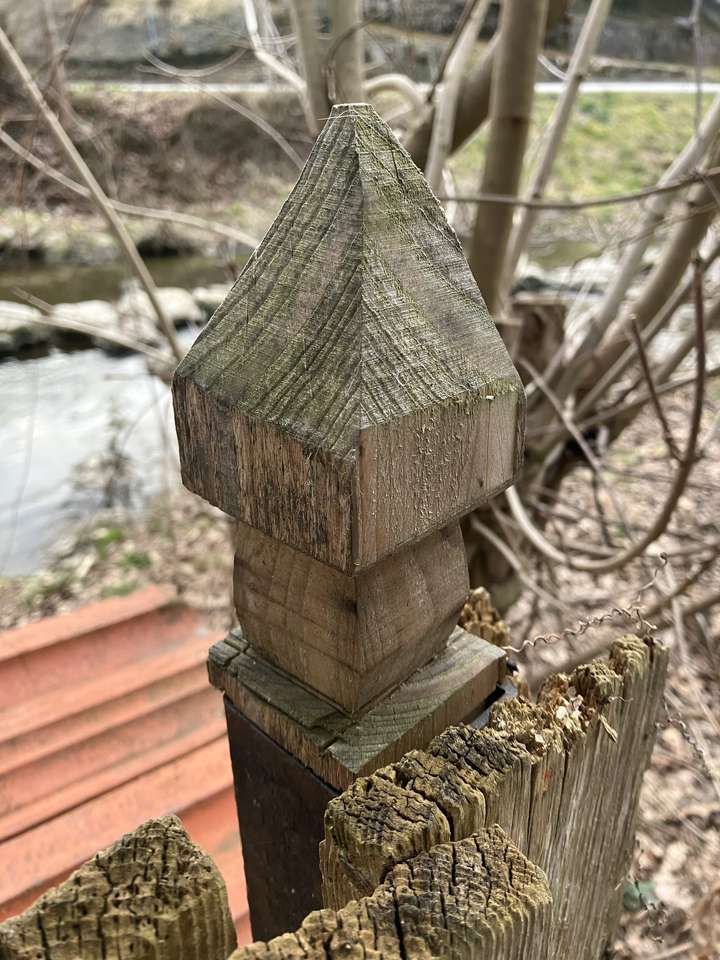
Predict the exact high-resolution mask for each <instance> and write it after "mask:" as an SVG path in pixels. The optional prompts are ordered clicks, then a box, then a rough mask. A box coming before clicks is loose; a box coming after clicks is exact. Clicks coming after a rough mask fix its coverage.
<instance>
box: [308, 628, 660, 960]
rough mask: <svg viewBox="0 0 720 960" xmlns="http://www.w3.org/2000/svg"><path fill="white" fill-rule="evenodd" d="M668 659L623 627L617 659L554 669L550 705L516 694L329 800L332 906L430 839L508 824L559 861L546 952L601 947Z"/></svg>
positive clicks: (624, 866)
mask: <svg viewBox="0 0 720 960" xmlns="http://www.w3.org/2000/svg"><path fill="white" fill-rule="evenodd" d="M666 662H667V654H666V651H665V649H664V648H663V647H662V646H661V645H659V644H656V643H653V642H652V641H651V640H640V639H638V638H637V637H632V636H627V637H623V638H622V639H621V640H619V641H618V642H616V643H615V644H614V646H613V648H612V650H611V652H610V657H609V660H608V661H607V662H605V661H595V662H593V663H591V664H589V665H586V666H582V667H579V668H577V669H576V670H575V672H574V673H573V674H572V675H571V676H569V677H566V676H563V675H559V676H557V677H554V678H551V680H550V681H549V682H548V683H547V684H546V686H545V688H544V689H543V691H542V693H541V695H540V697H539V699H538V703H537V704H531V703H528V702H526V701H523V700H521V699H517V700H513V701H509V702H507V703H503V704H501V705H499V706H498V707H496V708H495V710H494V711H493V713H492V716H491V720H490V723H489V725H488V727H486V728H485V729H483V730H474V729H472V728H469V727H465V726H460V727H455V728H451V729H449V730H447V731H445V732H444V733H443V734H441V735H440V736H439V737H437V738H436V739H435V741H434V742H433V743H431V744H430V746H429V747H428V749H427V750H425V751H414V752H412V753H409V754H407V755H406V756H405V757H403V758H402V759H401V760H400V761H398V762H396V763H394V764H392V765H391V766H388V767H386V768H384V769H382V770H378V772H377V773H376V774H375V775H373V776H370V777H363V778H361V779H359V780H357V781H356V782H355V783H354V784H353V785H352V787H351V788H350V789H349V790H347V791H346V792H345V793H343V794H341V795H340V797H338V798H337V799H336V800H333V801H331V802H330V804H329V806H328V810H327V813H326V818H325V826H326V832H325V840H324V841H323V843H322V845H321V863H322V869H323V876H324V901H325V903H326V905H328V906H332V907H340V906H342V905H343V904H345V903H347V901H348V900H350V899H355V898H357V897H361V896H366V895H368V894H370V893H371V892H372V890H374V888H375V887H376V885H377V884H378V883H379V882H380V880H381V879H382V878H383V877H384V876H386V874H387V872H388V870H390V869H392V867H393V865H394V864H396V863H398V862H402V861H404V860H407V859H408V858H409V857H411V856H414V855H415V854H417V853H419V852H420V851H422V850H429V849H431V848H432V847H433V846H434V845H435V844H438V843H445V842H447V841H448V840H450V839H459V838H462V837H466V836H468V835H471V834H474V833H477V832H478V831H479V830H482V829H483V828H485V827H487V826H488V825H490V824H499V825H500V826H501V827H502V828H503V829H504V830H505V831H506V832H507V834H508V836H509V837H510V838H511V839H512V840H513V842H514V843H516V844H517V845H518V847H519V849H520V850H521V851H522V852H523V853H524V854H525V855H526V856H527V857H528V858H529V859H530V860H532V862H533V863H536V864H537V865H538V866H540V867H541V868H542V869H543V870H544V871H545V872H546V873H547V878H548V886H549V888H550V892H551V894H552V897H553V901H554V902H553V910H552V924H551V931H550V935H549V938H548V940H547V943H546V944H545V950H544V951H543V952H541V953H540V954H537V955H538V956H547V957H552V958H553V960H597V958H599V957H600V956H601V955H602V954H603V950H604V949H605V948H606V947H607V946H608V945H609V943H610V942H611V938H612V933H613V931H614V928H615V925H616V922H617V918H618V915H619V910H620V908H621V896H622V886H623V880H624V878H625V876H626V872H627V870H628V868H629V864H630V859H631V854H632V844H633V833H634V824H635V815H636V810H637V802H638V795H639V790H640V785H641V782H642V775H643V772H644V770H645V768H646V766H647V763H648V762H649V758H650V753H651V750H652V745H653V741H654V737H655V721H656V715H657V710H658V705H659V703H660V700H661V697H662V689H663V684H664V678H665V670H666ZM530 955H532V954H530Z"/></svg>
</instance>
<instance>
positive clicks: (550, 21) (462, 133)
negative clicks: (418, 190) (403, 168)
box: [405, 0, 570, 170]
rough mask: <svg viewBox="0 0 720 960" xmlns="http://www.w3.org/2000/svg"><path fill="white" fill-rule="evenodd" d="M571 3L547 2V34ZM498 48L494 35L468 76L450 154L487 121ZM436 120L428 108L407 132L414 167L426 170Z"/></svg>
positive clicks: (456, 118)
mask: <svg viewBox="0 0 720 960" xmlns="http://www.w3.org/2000/svg"><path fill="white" fill-rule="evenodd" d="M569 5H570V0H549V3H548V13H547V25H546V30H552V28H553V27H555V26H557V24H558V23H559V22H560V20H561V19H562V18H563V17H564V16H565V13H566V12H567V9H568V7H569ZM497 47H498V37H497V35H496V36H494V37H493V38H492V40H491V41H490V43H489V44H488V46H487V49H486V51H485V55H484V56H483V58H482V60H481V61H480V63H479V64H478V65H477V66H476V67H474V68H473V69H472V70H471V72H470V73H469V74H468V76H467V78H466V80H465V83H464V85H463V88H462V91H461V93H460V99H459V101H458V108H457V113H456V115H455V127H454V131H453V137H452V148H451V152H452V151H454V150H457V149H458V147H460V146H462V144H463V143H464V142H465V141H466V140H467V139H468V137H470V136H472V134H473V133H475V131H476V130H478V129H479V128H480V127H481V126H482V125H483V123H485V121H486V120H487V117H488V111H489V109H490V86H491V82H492V72H493V63H494V60H495V56H496V51H497ZM434 120H435V115H434V108H433V107H432V106H431V107H430V108H429V109H428V110H427V111H426V112H425V113H424V114H423V116H422V118H421V119H420V121H419V122H418V124H417V126H416V127H415V128H414V129H413V130H412V131H411V132H410V134H409V136H408V138H407V141H406V143H405V147H406V149H407V151H408V153H409V154H410V156H411V157H412V158H413V160H414V161H415V163H416V164H417V165H418V166H419V167H420V168H421V169H422V170H424V169H425V165H426V164H427V158H428V150H429V149H430V137H431V135H432V128H433V123H434Z"/></svg>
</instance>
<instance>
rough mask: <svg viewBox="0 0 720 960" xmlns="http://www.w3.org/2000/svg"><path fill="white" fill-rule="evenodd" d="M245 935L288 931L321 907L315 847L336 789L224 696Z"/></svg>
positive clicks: (262, 937)
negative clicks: (248, 930)
mask: <svg viewBox="0 0 720 960" xmlns="http://www.w3.org/2000/svg"><path fill="white" fill-rule="evenodd" d="M225 710H226V714H227V727H228V738H229V740H230V756H231V759H232V765H233V774H234V777H235V800H236V805H237V813H238V822H239V824H240V834H241V836H242V846H243V860H244V863H245V879H246V883H247V896H248V904H249V907H250V914H251V917H252V923H251V926H252V936H253V938H254V939H255V940H269V939H270V938H271V937H276V936H278V935H279V934H281V933H285V932H286V931H288V930H294V929H295V927H297V926H299V925H300V923H302V920H303V918H304V917H305V915H306V914H308V913H310V911H311V910H319V909H320V907H322V883H321V877H320V860H319V857H318V847H319V846H320V841H321V840H322V837H323V819H324V816H325V808H326V807H327V805H328V803H329V801H330V800H332V799H333V797H336V796H337V794H338V791H337V790H336V789H333V788H332V787H330V786H329V785H328V784H327V783H324V782H323V781H322V780H320V778H319V777H316V776H315V775H314V774H313V773H312V772H311V771H310V770H308V768H307V767H306V766H304V765H303V764H302V763H300V761H299V760H296V759H295V757H293V756H292V755H291V754H289V753H288V752H287V751H286V750H283V748H282V747H281V746H279V745H278V744H277V743H275V742H274V741H273V740H271V739H270V738H269V737H268V736H267V735H266V734H264V733H263V732H262V731H261V730H259V729H258V728H257V727H256V726H255V725H254V724H252V723H250V721H249V720H248V719H247V718H246V717H244V716H243V715H242V714H241V713H240V711H239V710H237V709H236V708H235V707H234V706H233V705H232V703H230V701H229V700H228V699H227V697H225Z"/></svg>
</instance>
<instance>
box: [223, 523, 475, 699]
mask: <svg viewBox="0 0 720 960" xmlns="http://www.w3.org/2000/svg"><path fill="white" fill-rule="evenodd" d="M236 548H237V549H236V552H235V578H234V582H235V609H236V611H237V615H238V620H239V621H240V623H241V624H242V629H243V635H244V636H245V638H246V639H247V640H248V642H249V643H250V644H251V645H252V646H253V647H254V648H255V649H256V650H258V651H259V652H260V654H261V655H262V656H263V657H264V658H266V659H267V660H269V661H270V662H271V663H273V664H275V665H276V666H278V667H280V668H281V669H282V670H284V671H285V672H286V673H289V674H292V675H293V676H295V677H299V678H301V679H302V681H303V682H304V683H305V684H306V685H307V686H309V687H311V688H312V689H314V690H316V691H318V692H319V693H320V694H321V695H322V696H323V697H325V698H326V699H327V700H330V701H331V702H333V703H334V704H336V705H337V706H338V707H339V708H340V709H341V710H344V711H346V712H347V713H350V714H354V713H357V712H358V711H359V710H360V709H361V708H362V707H364V706H365V705H366V704H367V703H368V702H370V701H371V700H373V699H375V698H377V697H379V696H380V695H381V694H383V693H385V692H386V691H387V690H390V689H392V688H393V687H395V686H397V684H398V683H400V681H402V680H404V679H405V678H406V677H408V676H409V675H410V674H411V673H412V672H413V671H414V670H416V669H417V668H418V667H420V666H422V665H423V664H424V663H427V661H428V660H430V659H431V658H432V656H433V655H434V654H436V653H438V652H439V651H440V650H442V649H443V647H444V646H445V645H446V643H447V640H448V637H449V636H450V634H451V632H452V629H453V627H454V626H455V624H456V623H457V619H458V614H459V613H460V610H461V608H462V606H463V603H464V602H465V599H466V597H467V594H468V590H469V582H468V573H467V562H466V559H465V548H464V546H463V539H462V534H461V532H460V527H459V526H458V525H457V524H453V525H452V526H451V527H447V528H445V529H444V530H440V531H436V532H435V533H432V534H430V536H428V537H425V538H424V539H423V540H421V541H420V542H419V543H416V544H413V545H411V546H409V547H406V548H405V549H402V550H399V551H397V553H394V554H393V555H392V556H391V557H386V558H385V559H384V560H381V561H380V562H379V563H376V564H374V565H373V566H372V567H370V568H368V569H367V570H362V571H360V572H359V573H358V574H357V575H355V576H352V575H350V574H346V573H342V572H341V571H339V570H335V569H334V568H333V567H329V566H327V564H324V563H320V561H319V560H314V559H313V558H312V557H308V556H307V555H306V554H304V553H300V551H298V550H294V549H293V548H292V547H288V546H286V545H285V544H282V543H280V541H279V540H274V539H272V537H268V536H266V535H265V534H264V533H261V532H260V531H259V530H254V529H253V528H252V527H248V526H247V525H245V524H242V523H241V524H239V529H238V534H237V537H236Z"/></svg>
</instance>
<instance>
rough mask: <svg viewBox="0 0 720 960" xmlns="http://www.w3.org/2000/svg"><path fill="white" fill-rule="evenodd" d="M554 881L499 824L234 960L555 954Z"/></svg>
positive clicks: (503, 959) (397, 870)
mask: <svg viewBox="0 0 720 960" xmlns="http://www.w3.org/2000/svg"><path fill="white" fill-rule="evenodd" d="M550 903H551V898H550V892H549V889H548V886H547V882H546V879H545V876H544V874H543V872H542V871H541V870H539V869H538V868H537V867H536V866H535V865H534V864H532V863H531V862H530V861H529V860H528V859H527V858H526V857H524V856H523V855H522V854H521V853H520V851H519V850H518V849H517V847H516V846H515V845H514V844H513V843H512V842H511V841H510V840H509V839H508V837H507V836H506V834H505V833H504V832H503V831H502V830H501V829H500V828H499V827H496V826H494V827H491V828H490V829H488V830H484V831H482V832H481V833H480V834H478V835H477V836H473V837H469V838H467V839H464V840H460V841H457V842H455V843H447V844H440V845H438V846H435V847H433V849H432V850H430V851H429V852H427V853H422V854H420V855H419V856H417V857H415V858H414V859H412V860H409V861H408V862H406V863H402V864H398V865H396V866H395V867H393V869H392V870H391V871H390V873H389V874H388V876H387V877H386V879H385V881H384V882H383V883H382V884H381V885H380V886H379V887H378V888H377V889H376V890H375V891H374V893H373V894H372V895H371V896H369V897H365V898H362V899H361V900H359V901H357V900H356V901H352V902H350V903H348V904H347V905H346V906H345V907H343V908H342V909H340V910H339V911H337V912H336V911H334V910H319V911H316V912H314V913H311V914H310V915H309V916H308V917H306V919H305V920H304V921H303V923H302V924H301V926H300V928H299V929H298V930H296V931H295V932H294V933H286V934H284V935H283V936H280V937H277V938H276V939H274V940H271V941H270V942H269V943H255V944H252V945H251V946H248V947H242V948H240V949H239V950H237V951H236V952H235V953H234V954H233V955H232V957H231V958H230V960H316V958H317V960H328V958H335V957H342V958H344V957H356V956H357V957H360V956H362V957H370V956H371V957H375V958H376V960H408V958H420V957H437V958H442V960H456V958H457V960H460V958H462V960H491V958H492V960H525V958H527V957H543V956H548V954H546V952H545V949H544V947H545V944H546V942H547V939H548V934H549V929H548V928H549V923H550Z"/></svg>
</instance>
